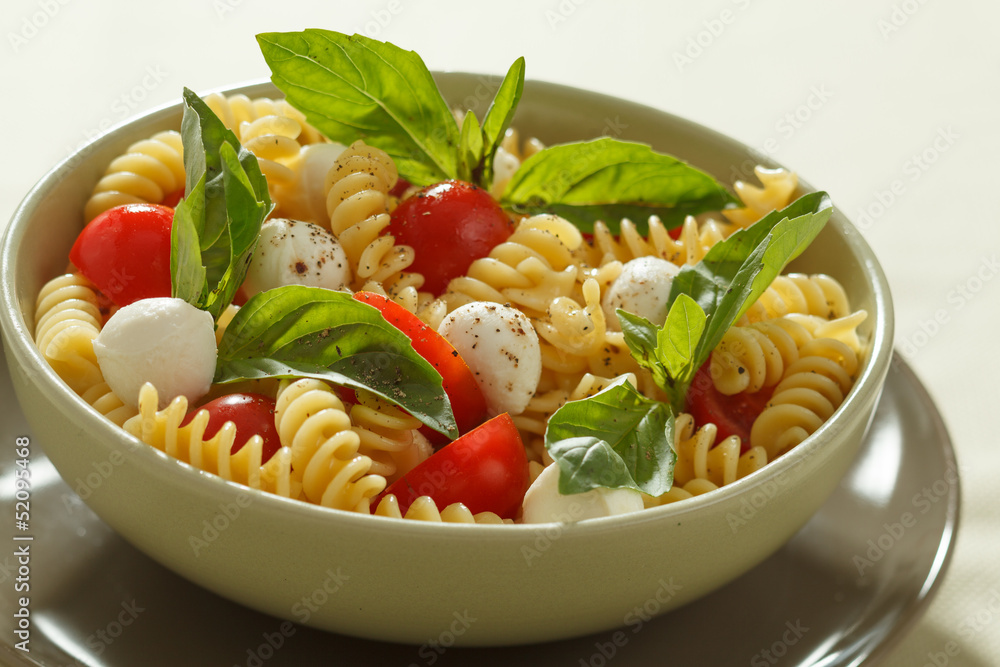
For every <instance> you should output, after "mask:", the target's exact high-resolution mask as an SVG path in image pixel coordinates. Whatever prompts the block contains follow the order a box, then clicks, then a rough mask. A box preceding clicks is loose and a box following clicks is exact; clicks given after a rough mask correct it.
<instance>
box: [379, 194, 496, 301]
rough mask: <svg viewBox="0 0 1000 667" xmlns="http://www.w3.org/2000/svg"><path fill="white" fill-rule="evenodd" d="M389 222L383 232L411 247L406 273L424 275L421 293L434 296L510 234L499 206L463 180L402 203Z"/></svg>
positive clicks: (408, 198)
mask: <svg viewBox="0 0 1000 667" xmlns="http://www.w3.org/2000/svg"><path fill="white" fill-rule="evenodd" d="M390 218H391V220H390V223H389V227H388V233H389V234H392V235H393V237H395V239H396V243H398V244H401V245H408V246H410V247H412V248H413V250H414V251H415V253H416V258H415V259H414V261H413V264H412V265H411V266H410V269H411V270H412V271H415V272H417V273H419V274H421V275H423V277H424V285H423V289H424V290H426V291H428V292H431V293H433V294H434V295H435V296H437V295H439V294H441V293H442V292H444V291H445V289H446V288H447V287H448V282H449V281H450V280H451V279H452V278H457V277H459V276H464V275H465V272H466V271H468V269H469V265H470V264H472V262H473V261H474V260H476V259H479V258H480V257H485V256H486V255H488V254H489V253H490V250H492V249H493V248H494V247H495V246H496V245H498V244H500V243H503V242H504V241H506V240H507V238H508V237H509V236H510V235H511V232H512V231H513V223H512V222H511V220H510V218H509V217H507V214H506V213H504V211H503V209H502V208H500V204H498V203H497V202H496V200H495V199H493V197H491V196H490V194H489V193H488V192H486V191H485V190H483V189H482V188H479V187H476V186H475V185H472V184H471V183H466V182H464V181H454V180H451V181H442V182H441V183H436V184H434V185H430V186H428V187H426V188H424V189H422V190H421V191H420V192H418V193H417V194H415V195H413V196H411V197H407V198H406V199H404V200H403V201H401V202H400V203H399V206H397V207H396V208H395V210H394V211H393V212H392V214H391V216H390Z"/></svg>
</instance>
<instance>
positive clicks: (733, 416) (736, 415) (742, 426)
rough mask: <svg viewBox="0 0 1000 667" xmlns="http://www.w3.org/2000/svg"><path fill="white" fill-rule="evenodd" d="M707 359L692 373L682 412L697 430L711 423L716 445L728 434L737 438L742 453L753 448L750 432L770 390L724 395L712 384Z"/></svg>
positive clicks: (771, 389) (770, 393)
mask: <svg viewBox="0 0 1000 667" xmlns="http://www.w3.org/2000/svg"><path fill="white" fill-rule="evenodd" d="M711 361H712V360H711V357H709V359H708V361H706V362H705V363H704V364H702V366H701V368H699V369H698V372H697V373H695V376H694V379H692V381H691V387H690V389H688V393H687V396H686V397H685V409H686V410H687V412H688V413H690V415H691V416H692V417H693V418H694V422H695V425H696V426H698V427H699V428H700V427H702V426H704V425H705V424H709V423H711V424H715V425H716V427H717V428H718V429H719V430H718V434H717V436H716V439H715V441H716V443H719V442H721V441H722V440H724V439H726V438H728V437H729V436H731V435H738V436H739V437H740V451H741V452H746V451H747V450H749V449H750V448H751V447H752V446H753V445H752V443H751V442H750V430H751V429H752V428H753V423H754V421H755V420H756V419H757V416H758V415H760V413H761V412H763V411H764V408H766V407H767V403H768V401H770V400H771V395H772V394H773V393H774V390H773V387H765V388H763V389H761V390H760V391H757V392H753V393H747V392H740V393H739V394H733V395H732V396H727V395H726V394H723V393H721V392H719V391H718V390H716V388H715V384H714V383H713V382H712V373H711V370H710V364H711Z"/></svg>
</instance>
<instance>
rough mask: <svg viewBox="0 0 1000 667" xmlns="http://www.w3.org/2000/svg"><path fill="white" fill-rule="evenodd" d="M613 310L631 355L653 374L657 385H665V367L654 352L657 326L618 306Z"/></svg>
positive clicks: (656, 340) (666, 380) (666, 377)
mask: <svg viewBox="0 0 1000 667" xmlns="http://www.w3.org/2000/svg"><path fill="white" fill-rule="evenodd" d="M615 312H616V313H617V315H618V322H619V323H620V324H621V327H622V334H624V337H625V344H626V345H628V349H629V351H630V352H631V353H632V357H633V358H634V359H635V360H636V361H637V362H638V363H639V365H640V366H642V367H643V368H645V369H647V370H648V371H650V372H651V373H652V374H653V381H654V382H656V384H657V386H659V387H666V386H667V385H668V383H669V376H668V375H667V368H666V366H664V365H663V362H662V361H660V359H659V357H658V355H657V353H656V348H657V346H658V345H659V339H658V332H659V327H657V326H656V325H654V324H653V323H652V322H650V321H649V320H647V319H646V318H645V317H642V316H641V315H635V314H633V313H630V312H628V311H627V310H622V309H621V308H619V309H618V310H616V311H615Z"/></svg>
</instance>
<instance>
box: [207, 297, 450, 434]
mask: <svg viewBox="0 0 1000 667" xmlns="http://www.w3.org/2000/svg"><path fill="white" fill-rule="evenodd" d="M268 377H278V378H280V377H314V378H318V379H321V380H327V381H330V382H333V383H335V384H339V385H343V386H345V387H351V388H353V389H366V390H368V391H370V392H372V393H374V394H376V395H378V396H381V397H382V398H384V399H386V400H387V401H390V402H391V403H393V404H395V405H398V406H399V407H400V408H402V409H403V410H406V411H407V412H408V413H410V414H411V415H413V416H414V417H416V418H417V419H419V420H420V421H421V422H423V423H424V424H426V425H427V426H429V427H431V428H432V429H434V430H435V431H438V432H439V433H443V434H445V435H447V436H449V437H451V438H455V437H457V436H458V429H457V428H456V426H455V417H454V415H453V414H452V410H451V403H450V402H449V400H448V395H447V394H446V393H445V392H444V389H443V388H442V385H441V375H440V374H439V373H438V372H437V371H436V370H435V369H434V367H433V366H432V365H431V364H430V363H428V362H427V361H426V360H424V358H423V357H421V356H420V355H419V354H417V353H416V352H415V351H414V350H413V346H412V345H411V343H410V339H409V338H407V337H406V335H405V334H404V333H403V332H401V331H400V330H399V329H397V328H396V327H394V326H392V325H391V324H389V323H388V322H386V320H385V318H384V317H382V314H381V313H380V312H379V311H378V310H377V309H375V308H373V307H372V306H369V305H367V304H364V303H361V302H359V301H357V300H355V299H354V298H352V297H351V295H350V294H347V293H345V292H334V291H332V290H327V289H323V288H320V287H307V286H304V285H286V286H284V287H279V288H276V289H272V290H268V291H266V292H261V293H259V294H256V295H254V296H253V297H251V298H250V299H249V300H248V301H247V303H246V305H244V306H243V307H242V308H240V310H239V311H238V312H237V313H236V316H235V317H234V318H233V320H232V322H230V323H229V326H228V327H227V328H226V332H225V334H224V335H223V337H222V341H221V342H220V344H219V356H218V362H217V365H216V371H215V380H214V381H215V382H217V383H226V382H236V381H238V380H250V379H261V378H268Z"/></svg>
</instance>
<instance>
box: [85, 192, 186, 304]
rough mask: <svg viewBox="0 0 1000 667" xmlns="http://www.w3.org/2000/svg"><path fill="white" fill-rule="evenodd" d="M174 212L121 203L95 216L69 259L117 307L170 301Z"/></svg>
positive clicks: (168, 209) (164, 207)
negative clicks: (153, 299) (142, 301)
mask: <svg viewBox="0 0 1000 667" xmlns="http://www.w3.org/2000/svg"><path fill="white" fill-rule="evenodd" d="M173 220H174V210H173V209H172V208H168V207H166V206H160V205H157V204H125V205H123V206H116V207H115V208H112V209H109V210H107V211H105V212H104V213H101V214H100V215H98V216H97V217H96V218H94V219H93V220H91V221H90V223H89V224H87V226H86V227H84V228H83V231H82V232H80V235H79V236H78V237H77V238H76V242H75V243H74V244H73V248H72V250H70V252H69V259H70V261H71V262H73V264H74V265H75V266H76V267H77V268H78V269H79V270H80V272H81V273H83V275H85V276H86V277H87V278H88V279H89V280H90V281H91V282H92V283H94V285H96V286H97V289H99V290H100V291H101V292H103V293H104V294H105V296H107V297H108V298H109V299H111V301H112V302H114V304H115V305H117V306H127V305H128V304H130V303H132V302H133V301H138V300H139V299H146V298H151V297H158V296H170V290H171V287H170V227H171V225H172V224H173Z"/></svg>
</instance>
